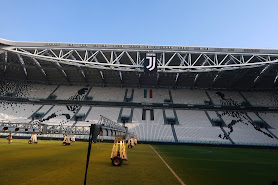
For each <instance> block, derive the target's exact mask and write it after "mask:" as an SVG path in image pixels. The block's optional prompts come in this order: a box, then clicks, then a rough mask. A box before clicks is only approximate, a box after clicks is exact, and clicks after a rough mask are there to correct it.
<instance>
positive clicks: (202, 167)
mask: <svg viewBox="0 0 278 185" xmlns="http://www.w3.org/2000/svg"><path fill="white" fill-rule="evenodd" d="M27 141H28V140H23V139H21V140H20V139H15V140H13V143H12V144H10V145H8V144H7V140H5V139H0V184H15V185H17V184H20V185H23V184H24V185H32V184H37V185H54V184H59V185H60V184H74V185H75V184H77V185H79V184H83V180H84V172H85V163H86V155H87V147H88V143H86V142H75V143H72V145H71V146H62V142H61V141H41V140H39V143H38V144H37V145H35V144H32V145H28V144H27ZM152 147H153V148H154V149H155V150H156V151H157V152H158V153H159V154H160V155H161V157H162V158H163V159H164V160H165V161H166V162H167V163H168V165H169V166H170V167H171V168H172V169H173V170H174V171H175V172H176V174H177V175H178V176H179V177H180V178H181V179H182V181H183V182H184V183H185V184H186V185H218V184H219V185H227V184H229V185H230V184H231V185H238V184H239V185H240V184H244V185H246V184H250V185H269V184H271V182H272V181H278V151H277V150H268V149H247V148H246V149H242V148H220V147H203V146H178V145H152ZM111 149H112V143H97V144H93V147H92V153H91V159H90V165H89V170H88V178H87V184H88V185H89V184H98V185H102V184H103V185H108V184H121V185H139V184H140V185H144V184H150V185H164V184H165V185H166V184H167V185H175V184H180V183H179V181H178V180H177V179H176V177H175V176H174V175H173V174H172V173H171V171H170V170H169V169H168V168H167V167H166V165H165V164H164V163H163V162H162V160H161V159H160V158H159V157H158V155H157V154H156V153H155V152H154V151H153V149H152V148H151V147H150V146H149V145H147V144H138V145H136V146H135V148H132V149H128V161H125V162H123V165H122V166H121V167H114V166H112V164H111V160H110V154H111Z"/></svg>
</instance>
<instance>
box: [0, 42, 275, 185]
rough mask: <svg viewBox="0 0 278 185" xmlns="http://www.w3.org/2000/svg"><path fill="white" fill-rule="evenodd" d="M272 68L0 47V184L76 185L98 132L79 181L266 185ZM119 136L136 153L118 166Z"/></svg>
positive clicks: (189, 52)
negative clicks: (33, 140)
mask: <svg viewBox="0 0 278 185" xmlns="http://www.w3.org/2000/svg"><path fill="white" fill-rule="evenodd" d="M277 63H278V50H275V49H250V48H216V47H188V46H166V45H127V44H124V45H121V44H90V43H49V42H46V43H43V42H17V41H9V40H4V39H0V74H1V77H0V78H1V83H0V87H1V88H0V99H1V104H0V130H1V133H0V136H1V137H2V138H1V139H0V141H1V142H0V148H1V149H0V150H1V151H3V152H2V154H0V156H1V158H2V161H3V164H1V165H0V173H1V174H4V176H5V178H4V179H3V181H2V180H1V181H2V182H3V183H8V182H14V183H16V184H20V183H18V182H19V181H20V182H21V184H34V183H36V182H40V184H68V183H71V184H82V183H83V180H84V179H83V178H84V173H85V164H86V155H87V146H88V140H89V141H90V139H92V138H91V135H92V130H90V128H92V125H95V126H99V127H98V129H99V130H97V133H96V134H94V136H93V137H94V139H93V140H94V141H95V142H96V143H94V144H92V153H91V162H90V163H89V164H90V166H89V170H88V174H87V175H88V177H87V184H131V183H132V184H189V185H190V184H192V185H193V184H252V185H255V184H275V183H276V181H278V175H277V169H278V161H277V147H278V123H277V120H278V92H277V89H278V65H277ZM10 133H11V134H12V137H13V142H12V143H11V144H10V145H7V140H6V139H5V138H6V137H8V136H9V134H10ZM34 133H35V134H38V136H37V137H38V140H39V141H38V144H37V145H28V140H29V138H30V137H31V135H32V134H34ZM65 134H67V135H70V136H75V138H76V142H74V143H72V144H71V146H69V147H63V146H62V140H63V138H64V135H65ZM123 134H128V135H129V137H130V138H131V137H134V138H137V141H138V144H137V145H136V146H134V148H133V147H132V148H128V149H127V155H128V161H127V162H126V161H125V162H123V165H122V166H121V167H115V166H112V165H111V161H110V159H109V158H110V154H111V149H112V147H113V143H111V142H113V141H114V139H115V137H117V136H119V135H123ZM89 143H90V142H89ZM89 157H90V156H89ZM37 164H40V165H37ZM5 166H11V169H12V170H11V171H10V170H8V168H5ZM16 167H18V168H16ZM9 169H10V168H9ZM158 169H159V171H158ZM24 171H25V172H24ZM42 172H43V173H42ZM107 174H112V175H107ZM53 177H55V178H53ZM5 179H8V180H5ZM21 180H22V181H21ZM276 184H277V183H276Z"/></svg>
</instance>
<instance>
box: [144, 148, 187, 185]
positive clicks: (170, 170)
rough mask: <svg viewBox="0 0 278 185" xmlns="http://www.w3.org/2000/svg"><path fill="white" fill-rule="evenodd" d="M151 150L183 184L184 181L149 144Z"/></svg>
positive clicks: (183, 184)
mask: <svg viewBox="0 0 278 185" xmlns="http://www.w3.org/2000/svg"><path fill="white" fill-rule="evenodd" d="M149 146H150V147H151V148H152V149H153V151H154V152H155V153H156V154H157V155H158V157H159V158H160V159H161V160H162V161H163V163H164V164H165V165H166V166H167V168H168V169H169V170H170V171H171V172H172V174H173V175H174V176H175V177H176V178H177V179H178V181H180V183H181V184H182V185H185V183H184V182H183V181H182V180H181V179H180V178H179V176H178V175H177V174H176V173H175V172H174V170H173V169H172V168H171V167H170V166H169V165H168V164H167V163H166V162H165V161H164V159H163V158H162V157H161V156H160V155H159V153H157V151H156V150H155V149H154V148H153V147H152V146H151V145H149Z"/></svg>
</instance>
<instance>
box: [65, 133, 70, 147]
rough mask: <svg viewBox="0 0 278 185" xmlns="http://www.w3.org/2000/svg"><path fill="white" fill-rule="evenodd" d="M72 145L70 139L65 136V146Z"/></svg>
mask: <svg viewBox="0 0 278 185" xmlns="http://www.w3.org/2000/svg"><path fill="white" fill-rule="evenodd" d="M65 145H70V137H69V136H68V135H67V134H65V137H64V140H63V146H65Z"/></svg>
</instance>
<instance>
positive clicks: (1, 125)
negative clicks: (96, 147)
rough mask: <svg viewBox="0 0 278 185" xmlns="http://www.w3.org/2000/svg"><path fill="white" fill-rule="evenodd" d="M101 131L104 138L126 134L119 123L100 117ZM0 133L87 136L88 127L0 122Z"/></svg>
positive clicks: (33, 122) (34, 122)
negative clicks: (104, 132) (103, 132)
mask: <svg viewBox="0 0 278 185" xmlns="http://www.w3.org/2000/svg"><path fill="white" fill-rule="evenodd" d="M97 125H98V126H99V127H100V128H101V130H105V131H106V136H115V135H125V134H128V132H127V129H126V128H125V127H123V126H121V125H120V124H119V123H115V122H113V121H111V120H109V119H108V118H105V117H103V116H101V119H100V120H99V122H98V124H97ZM0 129H1V132H7V133H8V132H12V133H33V132H35V133H42V134H72V135H89V134H90V125H88V126H72V125H49V124H43V123H41V122H40V121H32V122H31V123H11V122H4V121H2V122H0Z"/></svg>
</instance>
